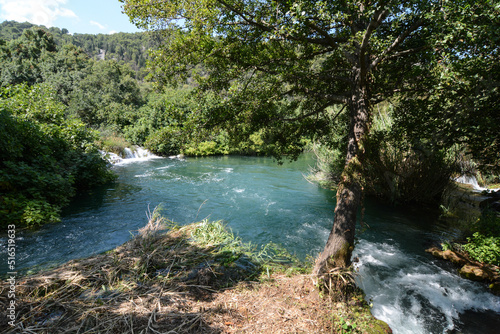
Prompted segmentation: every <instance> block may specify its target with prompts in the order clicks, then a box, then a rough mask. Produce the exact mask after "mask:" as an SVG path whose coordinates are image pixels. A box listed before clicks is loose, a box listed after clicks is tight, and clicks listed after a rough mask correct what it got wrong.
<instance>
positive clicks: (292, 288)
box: [0, 211, 379, 334]
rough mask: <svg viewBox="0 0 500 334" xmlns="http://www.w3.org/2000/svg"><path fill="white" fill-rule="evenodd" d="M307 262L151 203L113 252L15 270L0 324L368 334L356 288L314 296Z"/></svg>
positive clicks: (59, 329)
mask: <svg viewBox="0 0 500 334" xmlns="http://www.w3.org/2000/svg"><path fill="white" fill-rule="evenodd" d="M310 270H311V264H304V263H301V262H299V261H298V260H297V259H296V258H294V257H293V256H291V255H290V254H288V253H287V252H286V251H285V250H284V249H282V248H280V247H279V246H277V245H274V244H269V245H266V246H263V247H257V246H256V245H252V244H250V243H243V242H242V241H241V239H240V238H239V237H237V236H235V235H234V234H233V233H232V232H231V231H230V230H229V229H228V228H227V227H226V226H225V225H224V224H223V223H222V222H220V221H218V222H210V221H207V220H204V221H202V222H199V223H195V224H190V225H187V226H178V225H176V224H175V223H173V222H170V221H168V220H166V219H164V218H163V217H161V216H160V215H159V214H158V213H157V212H156V211H154V212H153V213H151V214H150V215H149V222H148V224H147V225H146V226H145V227H143V228H142V229H140V230H139V231H138V233H137V235H136V236H135V237H134V238H133V239H132V240H130V241H129V242H127V243H125V244H123V245H122V246H120V247H117V248H116V249H114V250H112V251H109V252H106V253H104V254H100V255H97V256H93V257H89V258H85V259H80V260H73V261H70V262H68V263H65V264H64V265H62V266H59V267H57V268H54V269H50V270H47V271H42V272H39V273H36V274H34V275H28V276H25V277H19V278H18V280H17V282H16V311H17V318H16V327H10V326H9V325H8V324H7V319H6V318H5V317H2V318H1V319H0V328H2V329H1V330H0V332H1V333H19V332H23V333H144V334H146V333H171V334H173V333H178V334H180V333H292V332H302V333H342V332H345V331H343V329H342V328H343V327H342V326H344V327H345V326H346V324H347V322H346V321H349V325H351V324H355V326H356V328H355V331H351V332H360V333H361V332H363V333H364V332H368V333H376V331H375V332H374V331H373V329H374V328H375V329H376V328H379V327H377V326H379V325H378V323H379V322H377V321H376V320H375V319H373V318H372V317H371V315H370V313H369V309H368V307H367V306H366V302H364V300H363V297H362V294H361V293H358V294H355V295H351V297H349V300H345V301H343V302H338V301H333V300H332V299H330V298H326V297H325V298H321V297H320V294H319V293H318V289H316V288H315V286H314V285H313V283H312V279H311V276H310V275H309V274H308V273H309V272H310ZM8 285H9V283H8V282H7V281H3V282H2V283H1V286H0V288H1V289H2V293H1V295H0V304H2V305H0V307H2V308H4V309H6V307H7V302H8V298H7V291H8ZM351 310H352V312H351ZM338 312H341V313H338ZM342 319H344V320H343V321H344V323H342V324H341V321H342ZM360 319H361V320H360ZM338 324H341V325H340V326H339V325H338Z"/></svg>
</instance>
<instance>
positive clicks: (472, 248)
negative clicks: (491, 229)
mask: <svg viewBox="0 0 500 334" xmlns="http://www.w3.org/2000/svg"><path fill="white" fill-rule="evenodd" d="M462 248H463V249H464V250H465V251H467V252H468V253H469V255H470V256H471V257H472V258H473V259H474V260H476V261H479V262H485V263H490V264H494V265H497V266H500V237H498V236H497V237H493V236H490V237H487V236H485V235H483V234H482V233H480V232H476V233H474V234H473V235H472V237H471V238H467V243H466V244H465V245H462Z"/></svg>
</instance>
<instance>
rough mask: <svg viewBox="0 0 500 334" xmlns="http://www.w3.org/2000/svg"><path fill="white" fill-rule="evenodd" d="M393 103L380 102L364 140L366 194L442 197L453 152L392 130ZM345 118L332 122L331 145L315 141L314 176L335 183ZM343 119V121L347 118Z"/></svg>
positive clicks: (398, 198) (419, 199)
mask: <svg viewBox="0 0 500 334" xmlns="http://www.w3.org/2000/svg"><path fill="white" fill-rule="evenodd" d="M392 112H393V109H392V106H391V105H385V106H383V107H382V108H381V107H380V106H377V114H376V115H375V117H374V119H373V122H372V129H371V135H370V137H369V138H367V140H366V141H365V143H364V145H365V146H364V148H365V152H366V153H365V156H364V163H363V173H364V188H365V191H366V193H367V194H369V195H372V196H377V197H379V198H383V199H385V200H386V201H388V202H391V203H394V204H395V203H398V204H408V203H439V199H440V196H441V194H442V193H443V191H444V189H445V187H446V185H448V184H449V182H450V177H451V175H452V173H453V172H454V171H455V170H456V168H457V165H456V163H455V154H453V152H452V151H451V150H450V151H448V152H443V151H444V150H442V151H432V150H430V149H429V148H427V147H425V145H424V144H422V143H420V145H417V144H416V143H415V144H411V143H410V141H409V140H408V139H407V138H405V137H398V136H397V135H396V134H395V133H394V131H393V128H392V126H393V117H392ZM342 122H345V120H342V119H337V120H336V121H335V122H334V123H333V125H332V128H333V129H335V132H334V133H333V134H332V136H331V137H330V139H329V140H328V141H327V140H326V139H324V140H323V141H324V142H327V143H328V145H325V144H323V145H321V144H315V145H313V148H312V149H313V152H314V153H315V154H316V156H317V166H316V169H315V170H314V171H313V174H312V175H311V176H310V179H311V180H314V181H317V182H319V183H324V184H325V186H327V187H334V186H335V185H336V184H337V183H338V182H339V181H340V178H341V175H342V172H343V169H344V165H345V150H346V147H345V142H346V136H347V129H346V127H345V125H342ZM344 124H345V123H344Z"/></svg>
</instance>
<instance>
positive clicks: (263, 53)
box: [120, 0, 490, 276]
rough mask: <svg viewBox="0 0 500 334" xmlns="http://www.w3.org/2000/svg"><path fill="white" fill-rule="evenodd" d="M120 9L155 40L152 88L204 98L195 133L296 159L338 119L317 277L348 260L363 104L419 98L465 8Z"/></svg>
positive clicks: (421, 4)
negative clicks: (328, 218) (330, 208)
mask: <svg viewBox="0 0 500 334" xmlns="http://www.w3.org/2000/svg"><path fill="white" fill-rule="evenodd" d="M120 1H121V2H123V3H124V10H125V12H126V13H127V14H128V15H129V16H130V17H131V19H132V20H133V21H134V22H135V23H136V24H137V25H138V26H140V27H142V28H146V29H150V30H155V31H157V32H158V33H159V34H163V40H164V42H163V44H162V46H161V47H160V49H159V50H158V51H157V52H156V54H155V55H154V57H153V69H154V75H155V76H156V80H157V81H158V82H159V83H161V84H165V83H170V82H183V80H185V79H186V78H187V77H188V76H191V77H195V78H196V80H197V85H198V92H199V93H200V98H205V99H211V101H212V103H211V105H213V106H214V107H212V108H205V109H200V111H199V114H198V115H197V117H198V120H199V124H201V125H203V126H211V127H213V126H223V127H225V128H227V129H228V130H229V132H230V134H232V135H233V137H241V136H243V135H249V134H251V133H253V132H255V131H261V133H263V134H264V137H265V138H266V140H267V141H269V142H272V143H274V144H275V147H276V154H278V155H281V154H297V153H298V152H299V151H300V149H301V147H302V143H301V141H300V140H301V138H303V136H304V135H307V136H309V137H312V138H316V139H318V138H325V136H328V135H329V131H330V129H331V126H330V125H331V124H332V120H333V119H335V118H336V117H337V116H338V115H339V114H340V113H342V112H344V111H345V112H347V113H348V117H346V119H348V122H349V124H348V127H349V132H348V133H349V134H348V138H347V141H348V143H347V152H346V160H345V161H346V162H345V168H344V171H343V173H342V177H341V182H340V184H339V187H338V191H337V206H336V209H335V218H334V223H333V227H332V230H331V233H330V236H329V238H328V241H327V244H326V246H325V249H324V251H323V252H322V253H321V254H320V255H319V257H318V259H317V261H316V265H315V268H314V273H315V274H317V275H320V276H322V275H325V274H327V273H328V272H329V271H330V270H332V269H334V268H338V267H348V266H349V265H350V263H351V260H350V259H351V254H352V250H353V246H354V236H355V227H356V216H357V212H358V209H359V206H360V201H361V196H362V191H363V175H362V165H363V163H364V155H365V146H364V144H363V143H364V140H365V139H366V138H367V136H368V135H369V133H370V129H369V127H370V122H371V117H372V106H373V105H374V104H375V103H377V102H380V101H384V100H386V99H388V98H390V97H392V96H394V95H395V94H398V96H399V98H404V96H405V95H404V94H405V93H406V92H411V93H412V94H416V95H417V96H418V94H425V92H426V90H427V89H428V87H429V85H430V84H434V81H433V80H431V79H432V78H435V77H433V75H431V74H432V71H433V70H434V69H435V68H436V65H437V64H438V58H439V57H440V56H441V54H442V52H444V49H443V48H442V45H441V41H442V40H443V39H444V38H445V36H449V35H451V34H453V28H452V27H453V26H452V22H450V21H447V20H446V18H447V16H448V18H449V17H452V16H454V15H449V13H451V12H455V11H456V9H458V8H469V7H471V6H474V4H475V2H472V1H446V0H427V1H422V0H409V1H404V0H403V1H401V0H398V1H392V0H380V1H372V0H358V1H347V0H344V1H342V0H340V1H324V0H321V1H317V0H298V1H288V0H283V1H282V0H275V1H252V0H246V1H241V0H186V1H158V0H120ZM484 2H485V3H487V4H490V2H488V1H484ZM483 5H484V4H483ZM477 6H479V5H477ZM478 8H479V7H478ZM200 65H201V66H200ZM214 100H215V101H216V103H214V102H213V101H214ZM333 106H338V107H337V108H336V109H334V108H332V107H333ZM333 110H337V111H340V112H333Z"/></svg>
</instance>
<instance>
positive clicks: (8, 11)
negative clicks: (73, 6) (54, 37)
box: [0, 0, 78, 27]
mask: <svg viewBox="0 0 500 334" xmlns="http://www.w3.org/2000/svg"><path fill="white" fill-rule="evenodd" d="M65 4H66V0H0V5H2V13H1V18H2V19H4V20H14V21H19V22H26V21H28V22H31V23H34V24H39V25H44V26H47V27H52V26H53V23H54V21H55V20H56V19H57V18H58V17H60V16H62V17H73V18H78V16H77V15H76V14H75V13H74V12H73V11H72V10H70V9H67V8H64V7H63V6H64V5H65Z"/></svg>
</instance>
